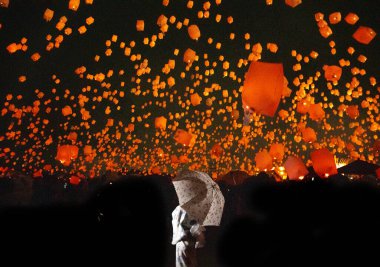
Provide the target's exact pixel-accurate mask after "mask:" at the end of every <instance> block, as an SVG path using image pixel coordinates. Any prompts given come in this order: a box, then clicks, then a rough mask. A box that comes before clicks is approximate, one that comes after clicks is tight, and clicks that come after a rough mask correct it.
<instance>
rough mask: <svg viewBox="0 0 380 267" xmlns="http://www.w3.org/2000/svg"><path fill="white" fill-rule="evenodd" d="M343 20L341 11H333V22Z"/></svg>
mask: <svg viewBox="0 0 380 267" xmlns="http://www.w3.org/2000/svg"><path fill="white" fill-rule="evenodd" d="M341 20H342V14H340V12H334V13H331V14H330V16H329V22H330V23H331V24H337V23H339V22H340V21H341Z"/></svg>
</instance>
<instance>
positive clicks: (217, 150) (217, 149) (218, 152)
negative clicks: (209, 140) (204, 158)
mask: <svg viewBox="0 0 380 267" xmlns="http://www.w3.org/2000/svg"><path fill="white" fill-rule="evenodd" d="M223 152H224V150H223V148H222V146H221V145H220V144H215V145H213V147H212V148H211V151H210V154H211V158H213V159H219V158H220V157H221V156H222V155H223Z"/></svg>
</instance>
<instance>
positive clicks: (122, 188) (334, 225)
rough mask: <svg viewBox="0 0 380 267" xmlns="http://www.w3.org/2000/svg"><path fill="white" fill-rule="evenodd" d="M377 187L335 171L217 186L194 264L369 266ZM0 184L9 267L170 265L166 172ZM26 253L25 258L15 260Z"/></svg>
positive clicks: (170, 200) (172, 196)
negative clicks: (218, 207) (217, 197)
mask: <svg viewBox="0 0 380 267" xmlns="http://www.w3.org/2000/svg"><path fill="white" fill-rule="evenodd" d="M376 181H377V180H376V179H369V177H367V178H363V179H361V180H360V181H352V180H350V179H348V178H346V177H345V176H342V175H335V176H332V177H330V178H329V179H320V178H318V177H312V178H311V177H305V179H304V180H303V181H284V182H281V183H278V182H276V180H275V179H274V177H272V176H271V175H269V174H266V173H260V174H258V175H256V176H252V177H248V178H247V179H246V180H245V181H244V183H242V184H240V185H236V186H233V185H229V184H226V183H224V182H219V186H220V188H221V191H222V193H223V195H224V197H225V206H224V211H223V217H222V222H221V226H220V227H206V232H205V235H206V246H205V247H204V248H201V249H199V253H198V262H199V266H207V267H211V266H225V267H229V266H272V265H274V264H286V265H292V266H301V265H302V266H314V265H322V264H324V265H326V264H339V265H340V266H342V265H343V264H348V263H354V262H357V263H358V264H360V266H374V264H375V263H377V262H378V261H379V260H378V257H377V256H376V255H377V246H376V244H377V240H379V237H380V233H379V231H380V228H379V225H380V219H379V218H380V216H379V204H380V194H379V187H378V185H377V182H376ZM0 183H1V184H0V190H1V192H0V203H1V211H0V217H1V218H0V224H1V228H2V229H3V231H2V232H3V233H2V240H3V244H6V246H5V248H4V249H3V253H2V254H3V255H4V257H10V258H11V259H12V261H13V262H14V263H16V264H17V262H18V261H22V260H27V261H28V262H29V263H31V262H33V261H36V262H37V263H41V262H42V261H46V262H47V263H49V259H51V258H54V259H55V260H54V262H55V263H56V262H61V261H62V262H67V263H70V262H71V263H72V261H73V260H74V259H75V260H74V261H75V262H77V263H79V262H84V263H86V264H92V263H94V264H97V263H99V262H105V263H107V266H121V265H123V266H170V267H171V266H175V248H174V246H172V245H171V244H170V240H171V234H172V229H171V212H172V211H173V210H174V208H175V207H176V206H177V205H178V198H177V196H176V192H175V189H174V187H173V184H172V179H171V177H170V176H158V175H151V176H139V175H124V176H123V175H119V176H118V178H117V179H114V178H113V179H110V176H109V175H107V174H105V175H103V176H101V177H97V178H94V179H89V180H87V179H83V180H82V181H81V183H80V184H78V185H72V184H70V183H69V182H68V180H67V179H66V178H64V177H60V176H59V175H48V174H45V175H44V176H43V177H41V178H38V179H31V178H28V177H25V176H20V175H19V176H17V175H13V176H5V177H2V178H0ZM26 252H28V253H31V255H32V256H31V257H28V258H24V257H19V256H17V255H24V253H26ZM46 255H49V257H47V256H46ZM4 260H5V258H4ZM51 263H53V262H51Z"/></svg>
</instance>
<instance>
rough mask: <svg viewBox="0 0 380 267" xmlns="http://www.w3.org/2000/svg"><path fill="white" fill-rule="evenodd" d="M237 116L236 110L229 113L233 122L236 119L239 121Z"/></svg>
mask: <svg viewBox="0 0 380 267" xmlns="http://www.w3.org/2000/svg"><path fill="white" fill-rule="evenodd" d="M239 115H240V112H239V110H237V109H233V110H232V111H231V118H232V119H233V120H237V119H239Z"/></svg>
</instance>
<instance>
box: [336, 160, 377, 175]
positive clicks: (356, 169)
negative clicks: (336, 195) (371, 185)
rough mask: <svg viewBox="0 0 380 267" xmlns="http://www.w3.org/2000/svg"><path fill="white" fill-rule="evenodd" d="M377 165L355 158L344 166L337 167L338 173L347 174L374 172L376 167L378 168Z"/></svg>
mask: <svg viewBox="0 0 380 267" xmlns="http://www.w3.org/2000/svg"><path fill="white" fill-rule="evenodd" d="M379 167H380V166H379V165H376V164H373V163H369V162H366V161H363V160H355V161H353V162H351V163H350V164H347V165H346V166H343V167H341V168H339V169H338V171H339V173H347V174H360V175H366V174H376V169H377V168H379Z"/></svg>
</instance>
